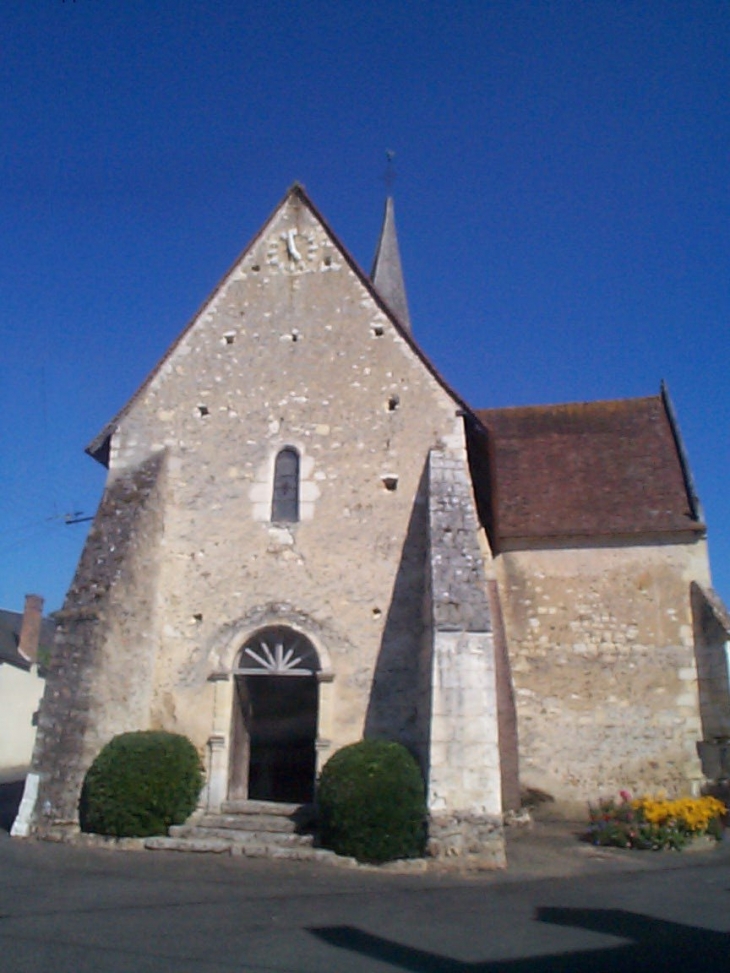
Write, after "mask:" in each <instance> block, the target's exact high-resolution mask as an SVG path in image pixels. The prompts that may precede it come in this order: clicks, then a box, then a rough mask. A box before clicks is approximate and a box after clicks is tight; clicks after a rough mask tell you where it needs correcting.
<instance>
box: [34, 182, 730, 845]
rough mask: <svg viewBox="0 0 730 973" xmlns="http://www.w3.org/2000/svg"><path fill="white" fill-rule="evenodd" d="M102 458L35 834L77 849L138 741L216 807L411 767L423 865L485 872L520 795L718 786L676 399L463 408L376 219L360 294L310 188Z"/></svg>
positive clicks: (716, 614)
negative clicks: (191, 751) (87, 781)
mask: <svg viewBox="0 0 730 973" xmlns="http://www.w3.org/2000/svg"><path fill="white" fill-rule="evenodd" d="M454 338H456V336H454ZM479 404H480V405H483V404H488V403H479ZM89 452H90V453H91V455H92V456H94V457H95V458H96V459H97V460H98V461H99V462H101V463H103V464H104V465H105V466H107V468H108V470H109V474H108V480H107V486H106V490H105V493H104V496H103V498H102V501H101V504H100V507H99V510H98V513H97V516H96V519H95V522H94V524H93V526H92V529H91V531H90V534H89V537H88V541H87V544H86V547H85V549H84V552H83V554H82V557H81V561H80V563H79V567H78V570H77V573H76V576H75V578H74V581H73V584H72V586H71V589H70V591H69V593H68V596H67V599H66V603H65V605H64V609H63V611H62V612H61V613H60V616H59V617H60V630H59V635H58V638H57V646H56V655H55V656H54V667H53V671H52V673H51V674H50V676H49V681H48V689H47V692H46V696H45V699H44V703H43V706H42V709H41V717H40V724H39V739H38V745H37V747H36V754H35V759H34V767H33V774H32V775H31V778H29V788H28V789H27V791H26V800H25V801H24V811H23V812H22V821H21V822H20V825H19V828H18V833H21V834H23V833H28V832H37V833H41V834H42V833H45V832H47V831H49V830H52V829H58V828H61V827H74V826H75V821H76V814H77V810H76V809H77V802H78V796H79V791H80V788H81V784H82V781H83V778H84V774H85V773H86V770H87V768H88V767H89V765H90V763H91V761H92V760H93V758H94V757H95V755H96V754H97V753H98V752H99V750H100V749H101V747H102V746H103V745H104V744H105V743H106V742H107V741H108V740H109V739H110V738H111V737H112V736H114V735H115V734H118V733H121V732H122V731H125V730H131V729H137V728H144V727H155V728H157V727H163V728H166V729H168V730H173V731H179V732H181V733H185V734H187V735H188V736H189V737H190V738H191V739H192V740H193V741H194V742H195V744H196V745H197V746H198V747H199V749H200V751H201V753H202V754H203V755H204V758H205V764H206V772H207V787H206V791H205V794H204V795H203V801H204V803H205V805H206V806H207V807H208V808H210V809H218V808H220V806H221V803H222V802H223V801H225V800H226V799H227V798H245V797H252V798H258V799H263V800H270V801H307V800H311V798H312V797H313V794H314V788H315V775H316V771H317V770H318V769H319V768H321V766H322V765H323V763H324V762H325V761H326V760H327V759H328V758H329V757H330V756H331V755H332V754H333V753H334V752H335V751H336V750H337V749H338V748H339V747H342V746H343V745H345V744H348V743H351V742H353V741H355V740H358V739H359V738H361V737H362V736H363V735H365V736H371V737H377V736H379V737H387V738H390V739H394V740H399V741H401V742H403V743H404V744H405V745H406V746H408V747H409V748H410V749H411V750H412V751H413V752H414V753H415V754H416V755H417V756H418V758H419V760H420V762H421V766H422V768H423V771H424V776H425V779H426V782H427V797H428V807H429V828H430V834H431V837H432V839H433V841H432V845H431V847H432V849H433V850H434V851H435V852H436V853H443V854H447V853H459V852H463V851H465V850H466V851H468V850H474V849H477V850H481V851H482V852H485V853H487V854H490V853H493V854H494V855H495V857H496V858H497V859H498V858H499V855H500V854H501V849H502V832H501V815H502V812H503V811H504V810H505V809H508V808H514V807H516V806H518V805H519V801H520V791H521V790H522V791H525V790H533V791H542V792H547V793H548V794H549V795H550V796H552V797H553V798H554V799H556V800H559V801H563V802H568V803H570V802H573V803H575V802H580V803H583V802H585V801H586V800H588V799H595V798H597V797H598V796H599V795H601V794H606V793H611V792H613V791H616V790H618V788H619V787H629V788H635V789H637V790H641V789H652V788H657V787H668V788H670V789H672V790H674V789H677V790H680V789H682V790H684V789H688V788H695V789H696V788H697V787H698V786H699V785H700V783H701V782H702V779H703V773H702V768H701V766H700V762H699V759H698V744H699V743H700V742H703V744H704V746H705V751H703V752H704V753H705V758H704V759H706V762H707V760H709V759H710V757H712V756H713V755H714V757H717V758H718V759H719V757H718V753H719V751H718V747H722V738H723V736H724V735H727V733H728V730H729V729H730V728H729V726H728V721H729V720H730V704H729V700H728V673H727V660H726V653H725V641H726V639H727V616H726V615H724V614H723V611H724V610H723V609H722V606H720V605H719V602H717V600H716V598H715V597H714V596H713V595H712V594H711V593H710V592H709V585H710V572H709V563H708V557H707V548H706V541H705V527H704V523H703V521H702V515H701V511H700V508H699V504H698V502H697V500H696V497H695V494H694V490H693V489H692V485H691V481H690V477H689V471H688V466H687V462H686V459H685V458H684V454H683V451H682V448H681V442H680V438H679V432H678V429H677V424H676V422H675V420H674V417H673V414H672V411H671V406H670V403H669V399H668V396H667V395H666V392H665V391H663V392H662V394H661V395H659V396H654V397H649V398H646V399H637V400H629V401H627V402H617V403H593V404H583V405H575V406H556V407H552V408H548V407H536V408H533V409H500V410H487V411H484V412H478V411H474V410H473V409H472V408H471V407H470V406H469V405H467V403H465V402H464V401H463V400H462V399H461V398H460V397H459V396H458V394H457V393H456V392H455V391H454V390H452V389H451V388H449V387H448V386H447V384H446V383H445V382H444V381H443V379H442V378H441V377H440V376H439V374H438V372H437V371H436V370H435V368H434V366H433V365H432V364H431V363H430V362H429V361H428V360H427V359H426V357H425V356H424V354H423V353H422V352H421V350H420V349H419V347H418V345H417V343H416V341H415V339H414V337H413V336H412V334H411V331H410V323H409V316H408V310H407V304H406V298H405V288H404V286H403V278H402V274H401V269H400V259H399V255H398V244H397V240H396V235H395V222H394V218H393V208H392V203H391V202H390V201H388V204H387V206H386V215H385V220H384V225H383V230H382V234H381V239H380V243H379V246H378V251H377V256H376V261H375V266H374V270H373V273H372V275H371V277H368V276H366V275H365V274H364V273H363V272H362V271H361V270H360V269H359V267H358V266H357V265H356V264H355V262H354V261H353V260H352V258H351V257H350V256H349V254H348V253H347V251H346V250H345V249H344V247H343V246H342V244H341V243H340V241H339V240H338V239H337V237H336V236H335V234H334V233H333V232H332V230H331V229H330V228H329V226H328V225H327V223H326V222H325V221H324V219H323V218H322V217H321V215H320V214H319V213H318V212H317V210H316V209H315V207H314V206H313V204H312V203H311V201H310V200H309V198H308V197H307V195H306V194H305V192H304V191H303V190H302V189H301V188H300V187H298V186H295V187H294V188H293V189H292V190H291V191H290V192H289V193H287V195H286V197H285V198H284V200H283V201H282V203H281V204H280V205H279V207H278V208H277V209H276V211H275V212H274V214H273V215H272V216H271V218H270V219H269V220H268V221H267V222H266V224H265V225H264V227H263V228H262V229H261V231H260V232H259V233H258V234H257V235H256V236H255V237H254V239H253V241H252V242H251V244H250V245H249V246H248V247H247V248H246V250H245V251H244V253H243V255H242V256H241V257H240V258H239V259H238V261H237V262H236V263H235V264H234V266H233V268H232V269H231V270H230V271H229V273H228V274H227V275H226V276H225V277H224V279H223V281H222V283H221V284H220V285H219V286H218V287H217V288H216V290H215V291H214V292H213V294H212V295H211V297H210V298H209V299H208V301H207V302H206V303H205V304H204V305H203V307H202V309H201V310H200V311H199V313H198V314H197V315H196V316H195V317H194V318H193V320H192V321H191V323H190V324H189V325H188V327H187V328H186V329H185V331H184V332H183V333H182V334H181V336H180V337H179V338H178V340H177V341H176V342H175V343H174V344H173V346H172V347H171V348H170V349H169V351H168V352H167V353H166V355H165V356H164V358H163V359H162V361H161V362H160V363H159V364H158V365H157V367H156V368H155V369H154V370H153V371H152V373H151V374H150V376H149V377H148V378H147V380H146V381H145V382H144V384H143V385H142V386H141V388H140V389H139V390H138V391H137V392H136V393H135V395H134V396H133V397H132V399H131V400H130V401H129V402H128V403H127V405H126V406H125V407H124V408H123V409H122V410H121V412H120V413H119V414H118V415H117V416H116V417H115V418H114V419H113V420H112V421H111V422H110V423H109V424H108V425H107V426H106V428H105V429H104V430H103V431H102V433H101V434H100V435H99V436H98V437H97V439H96V440H95V441H94V442H93V443H92V444H91V445H90V447H89ZM708 755H709V756H708ZM708 766H709V764H708Z"/></svg>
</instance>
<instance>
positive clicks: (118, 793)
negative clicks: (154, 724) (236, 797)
mask: <svg viewBox="0 0 730 973" xmlns="http://www.w3.org/2000/svg"><path fill="white" fill-rule="evenodd" d="M202 786H203V770H202V767H201V764H200V757H199V756H198V751H197V750H196V749H195V747H194V746H193V744H192V743H191V742H190V740H188V738H187V737H184V736H180V735H179V734H177V733H166V732H165V731H163V730H140V731H138V732H135V733H122V734H121V735H120V736H116V737H114V739H113V740H111V741H110V742H109V743H107V745H106V746H105V747H104V748H103V749H102V750H101V752H100V753H99V755H98V756H97V758H96V760H94V762H93V764H92V765H91V767H90V768H89V771H88V773H87V774H86V779H85V780H84V786H83V789H82V791H81V801H80V802H79V816H80V821H81V830H82V831H92V832H94V833H96V834H106V835H115V836H116V837H138V838H144V837H147V836H148V835H160V834H167V829H168V828H169V827H170V825H172V824H182V823H183V821H185V819H186V818H187V817H188V816H189V815H190V814H191V813H192V811H193V810H194V808H195V803H196V801H197V799H198V794H199V793H200V789H201V787H202Z"/></svg>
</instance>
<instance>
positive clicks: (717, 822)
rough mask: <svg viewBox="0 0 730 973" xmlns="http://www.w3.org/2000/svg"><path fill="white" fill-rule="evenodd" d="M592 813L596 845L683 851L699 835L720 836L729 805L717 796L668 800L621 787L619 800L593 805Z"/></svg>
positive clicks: (591, 831) (608, 800)
mask: <svg viewBox="0 0 730 973" xmlns="http://www.w3.org/2000/svg"><path fill="white" fill-rule="evenodd" d="M589 815H590V832H589V834H590V838H591V841H592V842H593V844H595V845H604V846H606V845H611V846H613V847H615V848H636V849H638V850H642V851H643V850H650V851H661V850H662V849H664V848H673V849H675V850H676V851H681V850H682V848H684V847H685V846H686V845H687V844H688V843H689V842H690V841H692V839H693V838H696V837H698V836H700V835H709V836H710V837H712V838H715V839H716V840H719V839H720V838H721V837H722V828H723V818H724V817H725V815H727V808H726V807H725V805H724V804H723V802H722V801H720V800H718V799H717V798H716V797H681V798H678V799H677V800H669V799H668V798H666V797H651V796H649V795H647V796H644V797H638V798H634V799H632V797H631V795H630V794H628V793H627V792H626V791H621V794H620V800H618V801H617V800H616V799H615V798H609V799H607V800H600V801H599V802H598V804H597V805H595V806H593V805H590V806H589Z"/></svg>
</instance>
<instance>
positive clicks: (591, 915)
mask: <svg viewBox="0 0 730 973" xmlns="http://www.w3.org/2000/svg"><path fill="white" fill-rule="evenodd" d="M546 838H547V844H546V843H545V839H546ZM563 839H564V840H565V841H566V842H567V841H571V842H572V844H571V845H570V851H569V853H568V854H567V855H562V856H561V854H560V852H559V848H558V845H559V844H560V841H563ZM541 840H542V841H543V845H542V847H543V848H545V854H542V853H541V844H540V842H541ZM550 841H552V845H550ZM581 854H582V855H583V857H581ZM571 855H572V856H573V857H572V858H571V857H570V856H571ZM637 855H638V857H637ZM647 856H648V857H647ZM513 858H514V860H515V862H516V866H515V869H514V870H513V871H512V872H511V873H507V874H506V875H505V874H499V875H495V874H481V875H473V876H471V877H463V876H462V877H460V876H458V875H453V874H433V873H426V874H410V875H396V874H383V873H381V872H377V871H360V870H357V871H347V870H340V869H335V868H332V867H328V866H322V865H316V866H315V865H309V864H298V863H277V862H262V861H246V860H245V859H231V858H218V857H207V856H206V857H199V856H193V855H187V854H186V855H179V854H170V853H152V852H121V851H108V850H101V849H88V848H77V847H69V846H62V845H53V844H46V843H37V842H21V841H17V840H12V839H10V838H9V837H8V836H7V835H6V834H4V833H0V970H1V971H2V973H41V971H42V973H46V971H49V973H50V971H53V973H87V971H88V973H92V971H93V973H173V971H174V973H186V971H198V970H200V971H205V973H234V971H236V973H310V971H311V973H324V971H327V973H328V971H337V973H340V971H342V973H364V971H376V973H378V971H402V970H408V971H417V973H502V971H504V973H513V971H514V973H523V971H524V973H527V971H529V973H548V971H549V973H558V971H560V973H617V971H646V973H649V971H651V973H659V971H664V970H672V971H674V970H676V971H681V973H699V971H702V973H721V971H724V970H727V969H730V854H728V849H721V850H720V851H718V852H713V851H710V852H703V853H701V854H694V855H685V854H682V855H679V854H676V853H674V855H673V856H672V855H669V853H662V854H661V855H656V854H655V855H652V854H651V853H646V855H641V854H640V853H618V854H616V855H613V856H612V855H611V854H609V855H608V856H603V855H601V854H595V855H590V853H589V852H588V853H586V851H585V850H583V849H581V850H580V851H578V850H577V849H576V847H575V842H574V840H573V838H572V836H570V835H568V834H567V832H565V829H563V832H562V837H561V836H560V835H559V834H557V833H556V834H554V835H553V836H552V838H551V836H550V833H547V834H546V835H540V834H537V835H533V836H531V837H528V838H527V839H525V840H523V844H522V847H521V849H517V851H516V852H515V854H514V855H513ZM561 862H564V863H563V864H562V865H561ZM563 872H564V873H565V874H564V875H563V877H559V876H560V875H561V873H563Z"/></svg>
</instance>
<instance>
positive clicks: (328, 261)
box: [324, 254, 332, 267]
mask: <svg viewBox="0 0 730 973" xmlns="http://www.w3.org/2000/svg"><path fill="white" fill-rule="evenodd" d="M324 265H325V267H331V266H332V257H330V256H329V254H328V255H327V256H326V257H325V258H324Z"/></svg>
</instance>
